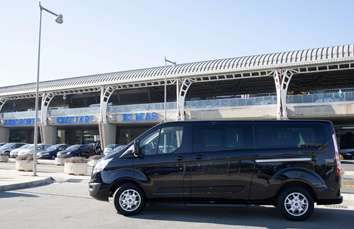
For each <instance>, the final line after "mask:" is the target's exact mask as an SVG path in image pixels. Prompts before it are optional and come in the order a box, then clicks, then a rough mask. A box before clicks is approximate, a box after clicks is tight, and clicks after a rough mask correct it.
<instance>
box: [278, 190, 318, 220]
mask: <svg viewBox="0 0 354 229" xmlns="http://www.w3.org/2000/svg"><path fill="white" fill-rule="evenodd" d="M277 207H278V209H279V211H280V212H281V213H282V214H283V216H284V217H285V218H287V219H289V220H292V221H303V220H305V219H307V218H309V217H310V216H311V215H312V213H313V209H314V201H313V197H312V196H311V194H310V193H309V192H308V191H307V190H306V189H304V188H302V187H290V188H287V189H285V190H284V191H283V192H282V193H281V194H280V195H279V197H278V202H277Z"/></svg>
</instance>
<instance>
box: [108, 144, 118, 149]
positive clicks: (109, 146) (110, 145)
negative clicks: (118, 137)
mask: <svg viewBox="0 0 354 229" xmlns="http://www.w3.org/2000/svg"><path fill="white" fill-rule="evenodd" d="M116 146H117V144H109V145H107V146H106V148H109V149H113V148H114V147H116Z"/></svg>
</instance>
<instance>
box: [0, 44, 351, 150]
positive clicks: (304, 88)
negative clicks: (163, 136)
mask: <svg viewBox="0 0 354 229" xmlns="http://www.w3.org/2000/svg"><path fill="white" fill-rule="evenodd" d="M4 77H6V76H3V78H4ZM35 96H36V84H35V83H30V84H21V85H14V86H7V87H0V142H14V141H22V142H32V143H33V139H34V138H33V135H34V130H33V129H34V123H35V121H36V120H35ZM39 96H40V101H39V104H38V106H39V110H40V111H39V119H38V120H37V121H38V123H39V133H40V138H39V139H40V141H41V142H42V143H47V144H56V143H67V144H84V143H91V142H97V141H100V142H101V144H102V145H103V146H105V145H108V144H112V143H117V144H127V143H128V142H130V141H131V140H133V139H134V138H135V137H137V136H138V135H140V134H141V133H143V132H144V131H145V130H146V129H148V128H150V127H152V126H153V125H156V124H157V123H160V122H164V121H174V120H210V119H212V120H220V119H279V120H281V119H324V120H331V121H332V122H333V123H334V125H335V128H336V132H337V134H338V137H339V140H340V141H343V142H345V141H349V140H354V139H352V138H353V136H354V135H353V133H354V121H353V120H354V119H353V118H354V45H353V44H351V45H340V46H333V47H325V48H315V49H306V50H298V51H289V52H280V53H272V54H264V55H255V56H245V57H237V58H226V59H219V60H210V61H200V62H194V63H185V64H178V65H167V66H161V67H154V68H147V69H138V70H131V71H123V72H113V73H103V74H98V75H89V76H80V77H74V78H67V79H61V80H52V81H45V82H40V84H39Z"/></svg>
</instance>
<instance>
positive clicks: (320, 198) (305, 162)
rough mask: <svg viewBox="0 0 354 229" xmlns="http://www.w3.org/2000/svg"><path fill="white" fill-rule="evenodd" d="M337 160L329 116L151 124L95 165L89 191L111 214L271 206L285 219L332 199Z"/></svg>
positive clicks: (338, 177) (336, 197) (338, 199)
mask: <svg viewBox="0 0 354 229" xmlns="http://www.w3.org/2000/svg"><path fill="white" fill-rule="evenodd" d="M341 183H342V174H341V162H340V159H339V152H338V145H337V140H336V134H335V131H334V128H333V125H332V123H331V122H329V121H297V120H288V121H285V120H282V121H276V120H267V121H178V122H165V123H161V124H158V125H156V126H154V127H152V128H151V129H149V130H147V131H146V132H145V133H143V134H142V135H141V136H139V137H138V138H137V139H135V140H134V141H133V142H131V143H130V144H129V145H127V147H126V148H125V149H124V150H121V151H120V152H118V153H113V154H110V155H108V156H106V157H104V158H102V159H101V160H100V161H98V162H97V163H96V165H95V166H94V168H93V170H92V173H91V180H90V182H89V192H90V195H91V196H92V197H94V198H96V199H98V200H105V201H108V198H109V197H112V200H113V204H114V206H115V208H116V210H117V211H118V213H120V214H123V215H135V214H138V213H140V212H141V211H142V210H143V208H144V206H145V203H147V202H155V203H156V202H158V201H160V202H164V203H165V202H168V201H173V202H177V201H181V202H184V203H185V202H193V203H207V204H211V203H215V204H218V203H223V204H225V203H230V204H235V203H243V204H268V205H273V206H277V208H278V209H279V211H280V212H281V213H282V214H283V215H284V217H286V218H287V219H289V220H296V221H300V220H305V219H307V218H308V217H310V216H311V214H312V213H313V210H314V203H315V202H316V203H317V205H323V204H339V203H342V201H343V197H342V196H341Z"/></svg>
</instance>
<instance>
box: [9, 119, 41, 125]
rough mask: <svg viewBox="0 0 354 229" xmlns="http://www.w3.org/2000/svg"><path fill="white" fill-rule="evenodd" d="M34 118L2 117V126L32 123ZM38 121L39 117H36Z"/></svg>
mask: <svg viewBox="0 0 354 229" xmlns="http://www.w3.org/2000/svg"><path fill="white" fill-rule="evenodd" d="M34 120H35V118H19V119H4V124H3V126H23V125H24V126H25V125H34ZM38 122H39V119H38Z"/></svg>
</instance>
